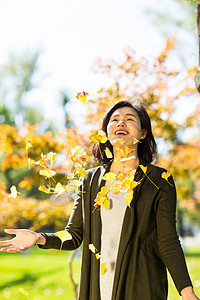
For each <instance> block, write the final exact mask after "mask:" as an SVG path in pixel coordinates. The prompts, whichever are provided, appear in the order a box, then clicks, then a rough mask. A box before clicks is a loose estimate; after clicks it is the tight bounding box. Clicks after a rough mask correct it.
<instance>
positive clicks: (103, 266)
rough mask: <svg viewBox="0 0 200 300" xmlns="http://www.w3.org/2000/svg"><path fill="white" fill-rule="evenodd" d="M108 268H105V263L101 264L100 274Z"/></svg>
mask: <svg viewBox="0 0 200 300" xmlns="http://www.w3.org/2000/svg"><path fill="white" fill-rule="evenodd" d="M107 271H108V269H107V268H106V263H102V264H101V275H104V274H105V273H106V272H107Z"/></svg>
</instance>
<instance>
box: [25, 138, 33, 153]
mask: <svg viewBox="0 0 200 300" xmlns="http://www.w3.org/2000/svg"><path fill="white" fill-rule="evenodd" d="M32 147H33V145H32V143H31V141H29V140H27V141H26V152H28V150H29V149H30V148H32Z"/></svg>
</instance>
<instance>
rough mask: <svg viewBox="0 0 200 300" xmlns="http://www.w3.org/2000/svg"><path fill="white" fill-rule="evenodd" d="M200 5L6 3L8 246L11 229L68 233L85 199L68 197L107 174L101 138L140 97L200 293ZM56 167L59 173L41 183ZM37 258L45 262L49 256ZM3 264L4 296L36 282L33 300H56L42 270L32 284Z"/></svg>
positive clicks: (0, 95) (1, 96) (1, 154)
mask: <svg viewBox="0 0 200 300" xmlns="http://www.w3.org/2000/svg"><path fill="white" fill-rule="evenodd" d="M198 2H199V1H198V0H193V1H192V0H181V1H179V0H169V1H167V3H163V2H162V3H161V1H158V0H150V1H149V0H148V1H147V0H136V1H131V0H123V1H122V0H107V1H105V0H102V1H100V2H99V1H94V0H93V1H92V0H85V1H81V0H75V1H69V0H67V1H66V0H58V1H54V0H51V1H49V0H48V1H47V0H43V1H38V0H35V1H32V0H29V1H27V0H26V1H25V0H19V1H17V2H16V1H13V0H7V1H3V0H0V37H1V47H0V136H1V138H0V166H1V169H0V214H1V218H0V225H1V226H0V235H1V237H2V238H4V237H5V234H4V232H3V230H4V228H11V227H12V228H30V229H33V230H37V231H40V230H46V231H57V230H62V229H63V228H64V227H65V225H66V223H67V218H68V217H69V215H70V212H71V208H72V205H73V198H74V193H73V188H71V187H70V189H69V188H68V192H65V193H63V192H62V191H63V190H62V188H65V187H66V186H67V185H69V183H70V182H71V180H74V179H75V180H77V181H78V180H79V177H82V176H84V170H85V169H87V168H89V167H93V166H96V165H97V162H96V161H94V159H93V158H92V145H93V142H92V141H91V140H90V139H89V136H90V135H91V134H95V133H96V130H97V129H98V128H100V126H101V120H102V116H103V114H104V112H105V111H106V109H107V108H108V107H110V106H111V105H112V104H113V103H115V102H116V101H118V100H121V99H131V100H133V101H134V100H136V99H139V100H141V101H142V102H143V103H144V105H145V107H146V109H147V111H148V113H149V115H150V117H151V120H152V126H153V132H154V135H155V137H156V141H157V143H158V152H159V155H158V157H157V158H155V161H154V163H155V164H158V165H160V166H162V167H164V168H166V169H167V170H168V171H169V172H170V173H171V174H172V175H173V176H174V178H175V182H176V186H177V193H178V205H177V221H178V231H179V234H180V236H181V240H182V243H183V246H184V249H185V252H186V254H188V260H191V262H190V263H191V266H194V271H193V272H194V273H193V274H194V275H192V276H194V277H193V280H194V281H195V287H196V288H197V289H200V281H199V280H200V278H199V279H197V273H198V272H199V270H196V269H195V267H196V266H197V262H199V259H200V258H199V257H200V254H199V250H200V234H199V227H200V134H199V133H200V105H199V103H200V101H199V93H198V91H197V89H196V86H195V76H196V74H197V69H198V66H199V46H198V44H199V39H198V22H197V16H198V10H197V9H198V8H199V3H198ZM199 11H200V9H199ZM197 79H198V78H197ZM199 80H200V79H199ZM83 91H84V92H87V93H88V94H89V95H88V96H87V99H86V100H87V105H84V103H82V102H81V101H79V100H78V99H77V98H76V95H77V94H78V93H83ZM78 147H81V148H78ZM83 149H84V150H83ZM49 153H51V154H49ZM44 169H45V170H46V171H48V174H47V176H44V175H41V170H44ZM52 171H53V172H55V174H54V175H52V174H53V173H51V172H52ZM76 184H78V183H76ZM76 184H75V187H74V189H75V188H76ZM11 187H14V188H15V189H16V191H17V192H18V193H17V194H16V193H12V192H11V190H10V189H11ZM38 188H39V190H38ZM189 249H190V251H189ZM34 251H36V253H35V252H34V255H36V256H37V258H36V260H37V259H38V261H40V258H38V255H43V254H41V251H40V254H38V252H37V250H34ZM53 254H54V253H53ZM49 255H50V254H49ZM56 255H57V254H56ZM21 256H22V255H20V254H19V255H18V256H15V259H16V258H17V259H16V261H15V262H13V263H12V266H13V265H14V264H18V263H19V260H20V259H23V256H22V257H21ZM39 257H40V256H39ZM45 257H46V256H45ZM50 258H51V259H53V258H52V256H50ZM12 259H13V260H14V258H12ZM30 259H31V258H30ZM43 259H44V258H42V259H41V261H42V260H43ZM0 260H1V265H2V264H4V263H5V268H4V269H3V271H2V272H5V273H4V283H2V284H1V283H0V299H8V298H11V299H13V297H14V298H15V299H21V298H22V297H24V295H22V294H21V295H20V293H19V292H18V291H17V292H16V289H17V287H18V286H19V285H20V284H22V283H23V286H25V287H26V286H27V289H28V290H29V291H31V289H32V287H31V285H32V284H33V282H34V284H35V287H36V286H37V285H38V292H36V294H35V295H34V297H33V299H35V300H37V299H43V298H42V297H43V296H44V297H46V296H49V297H48V298H49V299H50V297H52V299H55V295H54V296H53V292H47V291H46V294H45V293H44V290H49V289H50V288H49V287H47V285H48V284H49V286H50V285H52V282H53V280H55V278H54V279H51V280H52V281H49V282H48V284H47V282H46V283H44V284H43V283H42V284H41V289H40V291H39V287H40V284H39V282H40V281H41V280H43V279H41V278H43V277H44V276H43V275H40V276H41V278H39V277H37V276H39V275H38V274H39V273H38V272H39V270H37V271H35V273H34V272H33V273H34V274H33V273H31V274H33V276H32V275H30V270H29V271H27V270H24V271H23V272H25V273H26V274H29V275H30V276H28V275H27V276H28V277H26V275H24V273H23V272H22V270H21V273H20V272H18V273H17V272H10V273H8V272H7V268H10V266H9V263H10V258H8V256H7V254H1V255H0ZM22 261H23V260H22ZM77 261H78V262H77V264H79V257H77ZM7 263H8V264H7ZM22 264H23V263H22ZM47 264H48V263H47ZM25 265H26V264H25ZM29 265H31V262H29ZM32 268H33V266H32ZM59 268H60V267H59ZM191 268H193V267H191ZM45 272H46V275H47V274H49V271H45ZM78 273H79V271H78V270H77V274H78ZM195 274H196V275H195ZM198 274H199V273H198ZM31 276H32V277H31ZM60 276H61V277H62V278H63V273H62V275H60ZM58 277H59V276H58ZM61 277H59V278H61ZM27 278H28V279H27ZM31 278H32V279H31ZM77 278H78V275H77ZM59 280H61V279H59ZM67 280H68V281H69V279H67ZM44 281H45V280H44ZM77 281H78V279H77ZM42 282H43V281H42ZM30 283H31V284H30ZM45 284H46V285H45ZM65 284H66V283H63V285H62V287H57V288H55V289H54V290H55V291H56V290H57V291H58V295H57V296H59V293H60V297H64V294H63V293H64V290H65ZM59 288H60V289H59ZM71 289H72V288H71ZM13 293H14V294H13ZM173 293H174V294H175V295H176V296H175V297H177V294H176V291H175V292H174V290H173V289H172V291H171V297H170V299H176V298H173V295H172V294H173ZM18 294H19V295H18ZM71 294H73V292H72V293H71ZM13 295H15V296H13ZM42 295H43V296H42ZM20 297H21V298H20ZM53 297H54V298H53ZM67 297H68V298H67ZM70 297H72V298H70ZM62 299H63V298H62ZM66 299H73V296H66Z"/></svg>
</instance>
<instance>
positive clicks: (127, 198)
mask: <svg viewBox="0 0 200 300" xmlns="http://www.w3.org/2000/svg"><path fill="white" fill-rule="evenodd" d="M132 199H133V190H132V191H131V192H129V193H126V194H125V195H124V200H125V202H126V205H127V206H129V207H130V203H131V201H132Z"/></svg>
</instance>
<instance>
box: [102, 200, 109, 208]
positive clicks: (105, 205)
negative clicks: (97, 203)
mask: <svg viewBox="0 0 200 300" xmlns="http://www.w3.org/2000/svg"><path fill="white" fill-rule="evenodd" d="M103 207H104V208H105V209H106V210H109V209H110V200H109V199H107V198H106V200H105V201H104V202H103Z"/></svg>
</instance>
